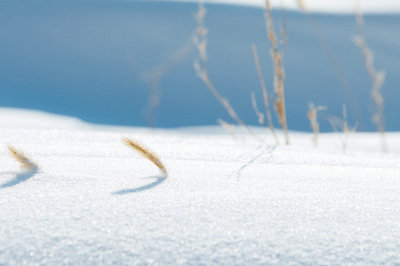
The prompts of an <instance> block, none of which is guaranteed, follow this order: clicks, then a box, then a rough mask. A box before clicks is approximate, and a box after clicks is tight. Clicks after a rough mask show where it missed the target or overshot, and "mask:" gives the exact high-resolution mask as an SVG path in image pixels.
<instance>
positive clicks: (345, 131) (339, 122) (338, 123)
mask: <svg viewBox="0 0 400 266" xmlns="http://www.w3.org/2000/svg"><path fill="white" fill-rule="evenodd" d="M328 122H329V123H330V124H331V126H332V128H333V130H334V131H335V132H338V131H339V130H338V128H339V129H340V130H341V131H342V135H341V137H340V141H341V143H342V150H343V153H346V151H347V144H348V141H349V138H350V136H351V135H352V134H353V133H354V132H356V129H357V125H355V126H354V127H353V128H351V129H350V128H349V122H348V120H347V107H346V105H345V104H343V106H342V118H339V117H336V116H332V117H330V118H329V119H328Z"/></svg>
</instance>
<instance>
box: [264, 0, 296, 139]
mask: <svg viewBox="0 0 400 266" xmlns="http://www.w3.org/2000/svg"><path fill="white" fill-rule="evenodd" d="M265 4H266V15H265V17H266V24H267V25H266V26H267V33H268V39H269V40H270V42H271V47H272V49H271V57H272V61H273V68H274V91H275V94H276V95H277V99H275V101H274V105H275V110H276V112H277V113H278V119H279V122H280V124H281V126H282V129H283V132H284V134H285V142H286V144H289V143H290V141H289V134H288V127H287V119H286V108H285V71H284V69H283V62H282V60H283V56H284V52H285V49H284V48H285V46H286V38H287V35H286V31H283V33H284V36H283V40H282V41H281V42H279V41H278V38H277V35H276V34H275V28H274V22H273V19H272V12H271V3H270V1H269V0H265Z"/></svg>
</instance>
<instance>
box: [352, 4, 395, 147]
mask: <svg viewBox="0 0 400 266" xmlns="http://www.w3.org/2000/svg"><path fill="white" fill-rule="evenodd" d="M355 17H356V21H357V26H358V29H359V34H358V35H356V36H354V38H353V40H354V42H355V44H356V45H357V46H358V47H360V49H361V52H362V54H363V56H364V64H365V68H366V69H367V72H368V75H369V77H370V80H371V83H372V86H371V98H372V100H373V103H374V113H373V115H372V122H373V123H374V124H375V126H376V128H377V130H378V132H379V134H380V137H381V150H382V152H385V153H386V152H388V144H387V140H386V134H385V115H384V99H383V96H382V86H383V84H384V82H385V75H386V74H385V71H382V70H380V71H378V70H377V69H376V68H375V66H374V54H373V52H372V51H371V49H369V47H368V45H367V42H366V40H365V34H364V19H363V16H362V13H361V8H360V4H359V2H358V6H357V8H356V13H355Z"/></svg>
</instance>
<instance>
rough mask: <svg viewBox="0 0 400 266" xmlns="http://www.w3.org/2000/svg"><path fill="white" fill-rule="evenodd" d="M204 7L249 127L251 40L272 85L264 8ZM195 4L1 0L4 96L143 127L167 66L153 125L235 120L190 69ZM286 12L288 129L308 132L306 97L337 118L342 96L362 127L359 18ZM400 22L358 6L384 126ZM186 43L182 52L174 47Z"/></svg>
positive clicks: (394, 104)
mask: <svg viewBox="0 0 400 266" xmlns="http://www.w3.org/2000/svg"><path fill="white" fill-rule="evenodd" d="M320 2H328V1H327V0H321V1H320ZM329 2H332V3H333V2H336V1H333V0H332V1H329ZM349 2H353V1H351V0H349ZM376 2H381V1H378V0H377V1H376ZM206 7H207V16H206V18H205V25H206V27H207V28H208V29H209V35H208V48H209V50H208V51H209V53H208V68H209V73H210V77H211V79H212V80H213V82H214V83H215V86H216V87H217V88H218V89H219V91H220V92H221V94H222V95H224V96H226V97H227V98H228V99H229V100H230V102H231V104H232V106H234V108H235V110H236V112H237V113H238V114H239V115H240V116H241V118H242V119H243V120H244V121H245V122H246V123H248V124H253V125H256V124H257V118H256V115H255V114H254V111H253V108H252V106H251V97H250V92H251V91H255V93H256V96H257V98H258V99H259V105H261V102H262V101H261V99H262V93H261V89H260V84H259V81H258V77H257V71H256V68H255V65H254V60H253V55H252V51H251V45H252V43H255V44H256V45H257V47H258V51H259V55H260V61H261V68H262V70H263V73H264V75H265V80H266V83H267V84H266V85H267V87H268V89H269V90H270V91H272V84H273V77H272V73H273V69H272V62H271V59H270V55H269V49H270V47H269V42H268V40H267V37H266V32H265V21H264V11H263V10H262V9H260V8H250V7H246V6H233V5H211V4H207V5H206ZM196 11H197V4H195V3H176V2H154V1H125V0H115V1H114V0H97V1H91V0H79V1H64V0H61V1H54V0H41V1H27V0H4V1H1V8H0V106H3V107H16V108H29V109H38V110H43V111H47V112H52V113H58V114H63V115H68V116H74V117H78V118H80V119H82V120H85V121H89V122H92V123H99V124H113V125H128V126H132V125H133V126H147V125H148V122H149V119H148V114H149V112H148V102H149V98H150V94H151V93H150V90H149V83H148V82H147V79H146V77H149V74H151V73H153V74H154V73H157V71H159V70H160V69H161V70H163V69H164V68H165V67H166V68H167V70H166V71H165V73H164V74H163V75H161V76H160V79H159V82H160V83H159V84H160V106H159V109H158V112H157V115H156V118H157V119H156V122H157V126H158V127H176V126H193V125H215V124H216V120H217V119H218V118H222V119H224V120H227V121H231V120H230V118H229V116H228V114H227V112H226V111H225V110H224V109H223V108H222V107H221V106H220V105H219V104H218V102H217V101H216V100H215V98H214V97H213V95H212V94H211V93H210V92H209V90H208V89H207V88H206V87H205V85H204V84H203V83H202V82H201V81H200V80H199V79H198V78H197V77H196V74H195V71H194V70H193V61H194V58H195V56H196V54H195V51H194V49H193V47H191V46H190V44H191V43H192V34H193V32H194V30H195V28H196V22H195V20H194V14H195V13H196ZM280 15H281V12H280V10H274V17H275V19H276V23H277V24H280V23H281V22H282V17H281V16H280ZM286 18H287V25H288V45H287V50H286V56H285V59H284V66H285V71H286V77H287V79H286V103H287V118H288V126H289V128H290V129H292V130H302V131H307V130H310V127H309V122H308V120H307V111H308V103H309V102H314V103H315V104H316V105H324V106H326V107H328V108H329V109H328V113H329V114H332V115H336V116H341V108H342V105H343V104H347V106H348V111H349V119H350V120H351V122H352V123H351V124H355V123H353V121H356V122H357V125H358V127H357V129H358V130H363V131H365V130H370V131H372V130H375V126H374V125H373V124H372V122H371V109H372V108H371V100H370V88H371V84H370V81H369V77H368V74H367V72H366V70H365V67H364V60H363V57H362V54H361V51H360V50H359V49H358V48H357V47H356V46H355V45H354V43H353V41H352V37H353V35H354V34H356V33H357V27H356V25H355V19H354V16H353V15H352V14H349V15H342V14H314V13H312V14H301V13H299V12H287V16H286ZM399 28H400V16H399V15H398V14H391V15H389V14H384V15H382V14H380V15H376V14H374V15H366V16H365V33H366V38H367V41H368V43H369V46H370V48H371V49H372V50H373V51H374V53H375V66H376V68H377V69H378V70H381V69H383V70H385V71H386V74H387V79H386V82H385V85H384V88H383V93H384V98H385V115H386V126H387V130H390V131H399V130H400V124H399V123H398V113H399V108H398V106H399V104H398V99H399V98H400V93H399V90H398V84H400V75H399V73H400V65H399V63H398V58H399V57H400V48H399V47H400V35H399V30H398V29H399ZM186 49H187V50H186ZM182 50H185V53H184V56H178V54H179V51H182ZM173 58H178V59H179V60H177V61H174V59H173ZM171 61H172V62H171ZM161 72H163V71H161ZM205 106H207V108H204V107H205ZM183 110H184V111H183ZM321 118H322V116H321ZM275 122H276V123H278V122H277V121H275ZM321 130H324V131H331V130H332V129H331V126H330V125H329V123H328V122H327V120H326V119H324V120H322V119H321Z"/></svg>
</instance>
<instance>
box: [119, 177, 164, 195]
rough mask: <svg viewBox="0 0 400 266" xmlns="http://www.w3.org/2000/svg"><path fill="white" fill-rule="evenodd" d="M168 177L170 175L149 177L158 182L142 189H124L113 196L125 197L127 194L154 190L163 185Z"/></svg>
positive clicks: (141, 187)
mask: <svg viewBox="0 0 400 266" xmlns="http://www.w3.org/2000/svg"><path fill="white" fill-rule="evenodd" d="M167 177H168V175H160V176H149V177H146V178H155V179H156V180H155V181H154V182H152V183H150V184H147V185H143V186H140V187H136V188H128V189H122V190H118V191H115V192H114V193H113V195H125V194H130V193H137V192H141V191H145V190H149V189H152V188H154V187H156V186H158V185H160V184H161V183H163V182H164V181H165V180H166V179H167Z"/></svg>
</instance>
